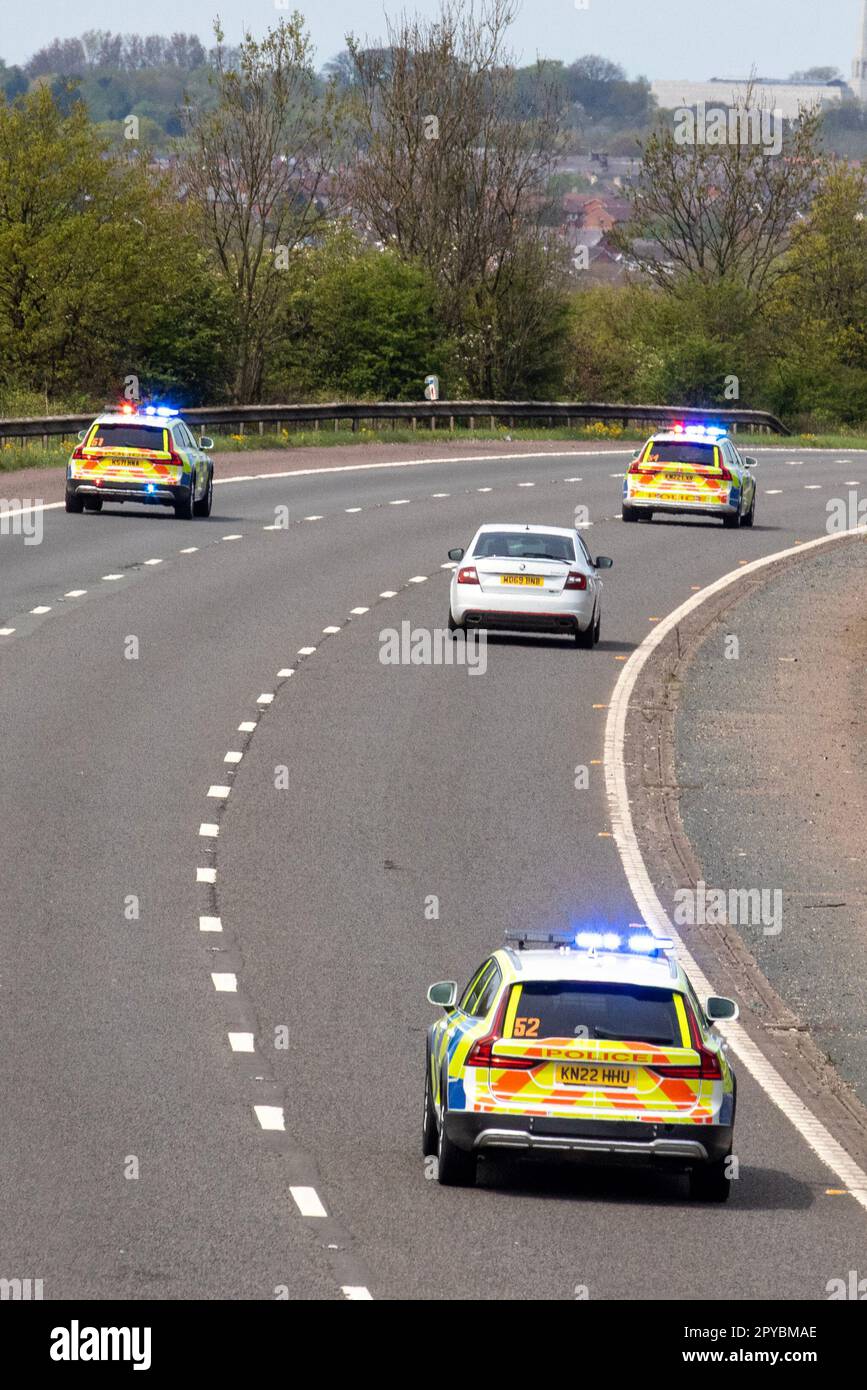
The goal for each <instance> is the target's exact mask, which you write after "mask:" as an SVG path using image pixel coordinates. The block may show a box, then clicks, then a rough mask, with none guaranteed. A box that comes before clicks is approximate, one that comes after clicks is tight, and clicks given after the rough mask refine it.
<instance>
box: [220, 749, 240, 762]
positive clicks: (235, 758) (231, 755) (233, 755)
mask: <svg viewBox="0 0 867 1390" xmlns="http://www.w3.org/2000/svg"><path fill="white" fill-rule="evenodd" d="M243 756H244V754H243V753H237V752H235V751H234V749H230V750H229V752H228V753H227V754H226V756H225V758H224V759H223V762H224V763H239V762H240V761H241V759H242V758H243Z"/></svg>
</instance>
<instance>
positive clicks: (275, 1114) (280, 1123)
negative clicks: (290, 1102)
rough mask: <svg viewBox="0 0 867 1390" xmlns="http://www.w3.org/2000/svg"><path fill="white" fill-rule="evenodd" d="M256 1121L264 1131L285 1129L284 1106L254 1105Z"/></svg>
mask: <svg viewBox="0 0 867 1390" xmlns="http://www.w3.org/2000/svg"><path fill="white" fill-rule="evenodd" d="M253 1110H254V1111H255V1114H256V1119H257V1120H258V1121H259V1124H260V1125H261V1126H262V1128H263V1129H285V1128H286V1121H285V1119H284V1118H283V1106H282V1105H254V1106H253Z"/></svg>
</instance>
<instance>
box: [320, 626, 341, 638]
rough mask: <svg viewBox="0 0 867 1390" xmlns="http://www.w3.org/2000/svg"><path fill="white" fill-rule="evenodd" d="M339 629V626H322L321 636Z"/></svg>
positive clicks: (328, 634)
mask: <svg viewBox="0 0 867 1390" xmlns="http://www.w3.org/2000/svg"><path fill="white" fill-rule="evenodd" d="M339 631H340V628H339V627H334V626H332V627H324V628H323V629H322V633H323V636H329V637H330V636H331V634H332V633H334V632H339Z"/></svg>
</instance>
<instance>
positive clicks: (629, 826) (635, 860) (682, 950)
mask: <svg viewBox="0 0 867 1390" xmlns="http://www.w3.org/2000/svg"><path fill="white" fill-rule="evenodd" d="M858 535H860V536H867V526H858V527H853V529H852V530H851V531H842V532H838V533H835V534H833V535H830V536H819V537H818V538H817V539H816V540H812V541H805V542H803V543H802V544H801V545H799V546H791V547H790V548H789V549H787V550H778V551H777V552H776V553H775V554H773V555H764V556H762V558H761V559H759V560H751V561H750V563H749V564H748V565H745V566H744V567H743V568H741V569H736V570H730V571H729V573H728V574H724V575H723V576H722V577H721V578H720V579H717V580H715V581H714V582H713V583H712V584H709V585H708V586H707V587H706V588H705V589H702V590H701V592H700V593H698V594H693V596H692V598H689V599H687V600H686V602H685V603H682V604H680V606H679V607H678V608H675V609H674V610H673V611H672V612H671V613H669V614H668V616H667V617H665V618H664V619H663V620H662V622H661V623H659V624H658V625H657V626H656V627H655V628H654V629H653V631H652V632H649V633H648V634H647V636H646V637H645V638H644V640H643V642H642V643H641V644H640V646H638V647H637V648H636V650H635V651H634V652H633V653H632V655H631V656H630V658H629V660H628V661H627V663H626V665H625V666H624V668H623V670H622V671H621V673H620V678H619V680H618V681H617V684H616V686H615V687H614V693H613V695H612V697H611V703H610V705H609V708H608V717H607V720H606V724H605V755H604V760H605V785H606V792H607V795H608V806H609V811H610V816H611V828H612V830H613V832H614V840H615V843H616V845H617V849H618V853H619V854H620V859H621V862H622V864H623V871H624V873H625V875H626V879H627V882H628V883H629V887H630V890H631V892H632V896H633V897H634V899H635V902H636V905H637V907H638V910H639V912H640V913H641V916H642V919H643V921H645V922H646V923H647V925H648V926H649V927H650V929H651V931H653V932H656V934H657V935H660V936H668V937H670V938H671V940H672V941H674V942H675V943H676V948H677V955H678V958H679V959H680V961H681V963H682V965H683V967H684V969H685V971H686V973H687V974H688V975H689V977H690V979H691V980H692V983H693V985H694V986H695V988H696V989H697V990H698V992H699V993H700V994H713V993H714V992H715V991H714V989H713V987H712V985H711V983H710V981H709V980H708V979H707V977H706V976H705V975H704V973H703V971H702V970H700V968H699V966H698V963H697V962H696V961H695V960H693V958H692V956H691V955H690V953H689V952H688V951H687V949H686V947H685V946H684V944H683V941H682V940H681V938H680V936H679V935H678V933H677V930H676V928H675V926H674V924H673V923H672V922H671V920H670V919H669V917H668V914H667V913H666V911H665V909H664V907H663V906H662V903H661V902H660V900H659V898H658V896H657V893H656V889H655V888H654V886H653V884H652V883H651V881H650V874H649V873H648V870H647V865H646V864H645V862H644V859H643V858H642V854H641V849H640V848H639V844H638V840H637V838H636V835H635V828H634V826H633V822H632V811H631V810H630V803H629V790H628V787H627V782H626V761H625V756H624V745H625V740H626V719H627V715H628V713H629V701H630V698H631V696H632V692H633V691H634V689H635V685H636V682H637V681H638V678H639V676H640V675H641V672H642V670H643V668H644V666H645V664H646V662H647V661H648V659H649V658H650V656H651V655H652V654H653V652H654V651H655V650H656V648H657V647H658V646H659V645H660V643H661V642H663V641H664V640H665V638H666V637H667V636H668V634H669V633H670V632H671V631H672V630H673V629H674V628H676V627H677V625H678V624H679V623H680V622H682V621H683V619H684V618H685V617H687V616H688V615H689V614H690V613H692V612H694V611H695V609H696V608H698V607H699V605H700V604H702V603H704V601H705V600H706V599H707V598H710V597H711V595H712V594H716V593H719V592H720V591H721V590H722V589H726V588H728V587H729V586H730V585H732V584H734V583H736V582H737V581H738V580H739V579H740V578H742V576H743V575H745V574H754V573H756V572H757V571H759V570H762V569H766V568H767V567H769V566H771V565H773V564H775V563H777V562H778V561H779V560H783V559H788V558H789V557H791V556H793V555H803V554H805V553H806V552H808V551H811V550H817V549H818V548H819V547H820V546H825V545H833V544H835V543H837V542H839V541H840V540H841V539H849V538H851V537H852V536H858ZM721 1031H722V1032H723V1033H724V1034H725V1036H726V1038H727V1040H728V1042H729V1045H730V1047H731V1049H732V1052H733V1053H734V1054H735V1056H736V1057H738V1058H739V1059H740V1061H741V1062H742V1063H743V1064H744V1066H745V1067H746V1069H747V1071H748V1072H749V1073H750V1075H751V1076H752V1078H753V1080H754V1081H755V1082H756V1083H757V1084H758V1085H759V1086H760V1087H761V1089H762V1090H763V1091H764V1093H765V1095H766V1096H768V1097H769V1099H770V1100H771V1101H772V1102H773V1103H774V1105H776V1106H777V1108H778V1109H779V1110H780V1111H781V1112H782V1114H783V1115H785V1117H786V1119H787V1120H789V1121H790V1123H791V1124H792V1125H793V1126H794V1127H795V1129H796V1130H797V1132H798V1133H799V1134H800V1135H801V1138H802V1139H804V1140H805V1141H806V1143H807V1144H808V1145H809V1146H810V1148H811V1149H812V1150H813V1152H814V1153H815V1154H816V1156H817V1157H818V1158H819V1159H820V1160H821V1161H822V1162H823V1163H824V1164H825V1165H826V1166H827V1167H828V1168H830V1169H831V1171H832V1172H833V1173H835V1174H836V1176H837V1177H838V1178H839V1179H840V1182H841V1185H842V1186H844V1187H846V1189H847V1190H848V1191H849V1192H851V1194H852V1196H853V1197H854V1198H855V1201H856V1202H858V1204H859V1206H861V1207H863V1208H864V1210H865V1211H867V1173H865V1172H863V1171H862V1169H861V1168H859V1166H858V1164H857V1163H855V1161H854V1160H853V1159H852V1158H850V1156H849V1154H848V1153H847V1152H846V1150H845V1149H844V1148H843V1146H842V1144H840V1143H838V1141H837V1140H836V1139H835V1138H834V1136H833V1135H832V1134H831V1133H830V1131H829V1130H827V1129H826V1128H825V1126H824V1125H823V1124H822V1123H821V1122H820V1121H819V1120H817V1119H816V1117H815V1115H813V1113H812V1112H811V1111H810V1110H809V1109H808V1107H807V1106H806V1105H805V1104H804V1102H803V1101H802V1100H801V1099H800V1097H799V1096H798V1095H796V1094H795V1092H794V1091H793V1090H792V1088H791V1086H789V1085H788V1084H787V1082H785V1081H784V1080H783V1078H782V1077H781V1076H780V1074H779V1072H778V1071H777V1070H776V1068H775V1067H773V1066H772V1065H771V1063H770V1062H769V1061H768V1059H767V1058H766V1057H765V1055H764V1053H763V1052H762V1051H761V1049H760V1048H759V1047H758V1046H757V1045H756V1044H755V1043H754V1042H753V1040H752V1038H751V1037H750V1036H749V1034H748V1033H747V1031H746V1029H745V1028H744V1026H743V1024H741V1023H729V1024H723V1026H722V1029H721Z"/></svg>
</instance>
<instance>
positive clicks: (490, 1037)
mask: <svg viewBox="0 0 867 1390" xmlns="http://www.w3.org/2000/svg"><path fill="white" fill-rule="evenodd" d="M498 1042H500V1038H499V1037H498V1036H497V1034H496V1033H488V1034H487V1036H486V1037H484V1038H479V1040H478V1042H474V1043H473V1045H472V1047H471V1048H470V1050H469V1052H468V1053H467V1060H466V1062H465V1063H464V1066H466V1067H496V1068H497V1069H498V1070H501V1071H528V1070H529V1069H530V1067H537V1066H538V1065H539V1062H540V1060H541V1059H540V1058H539V1057H504V1056H503V1055H502V1054H500V1053H497V1052H495V1051H494V1048H495V1047H496V1045H497V1043H498Z"/></svg>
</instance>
